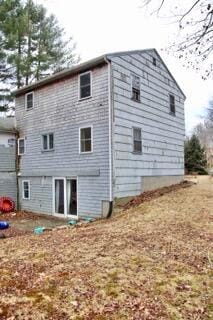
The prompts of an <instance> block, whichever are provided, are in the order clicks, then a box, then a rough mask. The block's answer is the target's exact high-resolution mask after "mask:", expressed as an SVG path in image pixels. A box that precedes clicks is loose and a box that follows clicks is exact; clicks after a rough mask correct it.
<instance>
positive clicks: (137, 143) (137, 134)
mask: <svg viewBox="0 0 213 320" xmlns="http://www.w3.org/2000/svg"><path fill="white" fill-rule="evenodd" d="M133 152H134V153H142V130H141V128H133Z"/></svg>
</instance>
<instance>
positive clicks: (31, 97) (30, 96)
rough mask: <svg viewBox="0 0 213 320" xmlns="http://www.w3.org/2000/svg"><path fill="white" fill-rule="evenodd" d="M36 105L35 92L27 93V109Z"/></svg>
mask: <svg viewBox="0 0 213 320" xmlns="http://www.w3.org/2000/svg"><path fill="white" fill-rule="evenodd" d="M33 105H34V94H33V92H29V93H26V95H25V109H26V110H30V109H32V108H33Z"/></svg>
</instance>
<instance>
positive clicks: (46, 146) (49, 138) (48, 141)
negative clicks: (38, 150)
mask: <svg viewBox="0 0 213 320" xmlns="http://www.w3.org/2000/svg"><path fill="white" fill-rule="evenodd" d="M42 148H43V151H51V150H54V134H53V133H48V134H43V135H42Z"/></svg>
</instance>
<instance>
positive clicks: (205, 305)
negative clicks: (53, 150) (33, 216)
mask: <svg viewBox="0 0 213 320" xmlns="http://www.w3.org/2000/svg"><path fill="white" fill-rule="evenodd" d="M212 212H213V180H211V179H210V178H209V177H202V179H200V180H199V181H198V184H197V185H193V186H191V187H188V188H181V189H179V190H175V191H172V192H171V193H168V194H165V195H162V196H159V197H157V198H154V199H152V200H151V201H146V202H144V203H142V204H140V205H138V206H135V207H130V208H129V209H128V210H125V211H122V212H120V213H119V214H117V215H116V216H114V217H112V218H111V219H109V220H102V221H97V222H95V223H91V224H85V225H83V226H81V227H73V228H70V229H69V230H57V231H53V232H47V233H44V234H42V235H31V234H29V235H24V236H19V237H14V238H8V239H4V240H0V319H1V320H3V319H10V320H13V319H20V320H24V319H28V320H29V319H32V320H43V319H48V320H51V319H55V320H63V319H73V320H89V319H91V320H112V319H113V320H115V319H116V320H124V319H128V320H131V319H134V320H139V319H140V320H143V319H149V320H151V319H174V320H175V319H189V320H193V319H194V320H195V319H196V320H198V319H211V318H212V316H213V315H212V313H211V312H212V307H211V304H210V302H211V296H210V292H211V291H210V276H211V267H212V263H213V257H212V255H211V247H210V244H211V242H210V240H211V239H210V235H211V234H210V232H211V229H210V219H211V213H212Z"/></svg>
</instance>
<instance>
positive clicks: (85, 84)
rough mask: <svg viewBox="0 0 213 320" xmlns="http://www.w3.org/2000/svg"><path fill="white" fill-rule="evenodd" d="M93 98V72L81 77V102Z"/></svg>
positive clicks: (83, 74) (85, 73)
mask: <svg viewBox="0 0 213 320" xmlns="http://www.w3.org/2000/svg"><path fill="white" fill-rule="evenodd" d="M91 96H92V72H91V71H87V72H84V73H81V74H80V75H79V100H81V99H86V98H90V97H91Z"/></svg>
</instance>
